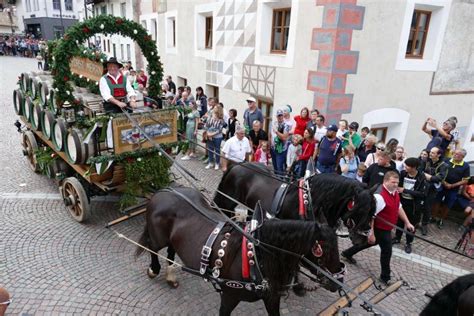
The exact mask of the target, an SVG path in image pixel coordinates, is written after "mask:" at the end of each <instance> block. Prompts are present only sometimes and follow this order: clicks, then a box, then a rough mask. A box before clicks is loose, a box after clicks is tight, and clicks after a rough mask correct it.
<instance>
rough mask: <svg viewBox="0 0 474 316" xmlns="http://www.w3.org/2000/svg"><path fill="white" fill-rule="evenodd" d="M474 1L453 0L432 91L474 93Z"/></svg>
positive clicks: (436, 92)
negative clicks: (473, 2) (473, 18)
mask: <svg viewBox="0 0 474 316" xmlns="http://www.w3.org/2000/svg"><path fill="white" fill-rule="evenodd" d="M473 16H474V5H473V4H472V1H465V0H455V1H453V4H452V7H451V12H450V16H449V21H448V26H447V28H446V34H445V36H444V40H443V47H442V50H441V56H440V60H439V65H438V70H437V71H436V72H435V73H434V75H433V81H432V85H431V94H455V93H474V37H473V36H472V34H473V33H474V24H473V23H472V17H473Z"/></svg>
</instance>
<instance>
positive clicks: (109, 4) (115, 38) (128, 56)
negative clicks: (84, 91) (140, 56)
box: [93, 0, 136, 68]
mask: <svg viewBox="0 0 474 316" xmlns="http://www.w3.org/2000/svg"><path fill="white" fill-rule="evenodd" d="M121 3H126V10H125V11H126V14H125V17H124V18H126V19H128V20H133V3H132V0H109V1H106V2H104V3H99V4H96V5H94V8H93V10H94V14H96V13H97V12H99V14H100V12H101V7H103V6H105V7H106V8H107V14H108V15H114V16H117V17H123V16H122V15H121V10H120V5H121ZM112 9H113V12H112ZM97 10H98V11H97ZM99 37H100V40H101V48H102V51H103V52H104V53H105V54H106V55H107V56H109V57H112V56H114V51H113V47H114V44H115V47H116V57H117V59H118V60H119V61H122V62H126V61H131V62H132V66H133V67H134V68H136V59H135V49H136V48H135V42H134V41H133V40H132V39H131V38H128V37H124V36H121V35H109V36H106V35H104V34H97V35H96V38H99ZM104 40H105V41H106V42H107V41H110V50H109V47H108V45H106V47H104ZM122 45H123V47H124V56H122V54H121V47H122ZM127 47H130V49H127Z"/></svg>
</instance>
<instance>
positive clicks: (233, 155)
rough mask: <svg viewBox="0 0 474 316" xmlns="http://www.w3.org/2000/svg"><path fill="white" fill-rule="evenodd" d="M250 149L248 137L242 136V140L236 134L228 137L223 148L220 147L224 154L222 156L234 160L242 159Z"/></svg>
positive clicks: (239, 160) (240, 160)
mask: <svg viewBox="0 0 474 316" xmlns="http://www.w3.org/2000/svg"><path fill="white" fill-rule="evenodd" d="M251 151H252V148H251V147H250V143H249V140H248V138H247V137H244V138H242V140H239V139H238V138H237V135H234V136H232V137H231V138H229V140H228V141H226V142H225V145H224V148H222V152H223V153H224V154H225V156H224V157H225V158H227V159H229V160H232V161H235V162H242V161H244V160H245V154H249V153H250V152H251Z"/></svg>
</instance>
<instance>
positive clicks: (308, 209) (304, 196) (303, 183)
mask: <svg viewBox="0 0 474 316" xmlns="http://www.w3.org/2000/svg"><path fill="white" fill-rule="evenodd" d="M298 202H299V203H298V214H299V216H300V217H301V218H302V219H306V218H309V219H310V220H314V219H315V216H314V212H313V203H312V201H311V187H310V184H309V181H308V178H306V179H304V178H303V179H300V180H299V181H298Z"/></svg>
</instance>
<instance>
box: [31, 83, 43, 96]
mask: <svg viewBox="0 0 474 316" xmlns="http://www.w3.org/2000/svg"><path fill="white" fill-rule="evenodd" d="M40 89H41V80H40V78H38V77H35V78H33V79H31V98H32V99H33V100H34V99H36V98H37V97H39V90H40Z"/></svg>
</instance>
